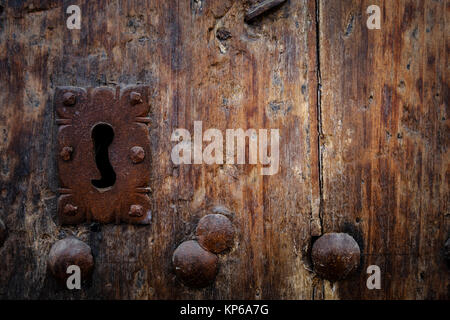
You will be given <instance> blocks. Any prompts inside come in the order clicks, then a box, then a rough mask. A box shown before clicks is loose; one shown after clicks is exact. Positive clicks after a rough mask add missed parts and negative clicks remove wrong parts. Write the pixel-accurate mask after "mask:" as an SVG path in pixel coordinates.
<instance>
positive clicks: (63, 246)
mask: <svg viewBox="0 0 450 320" xmlns="http://www.w3.org/2000/svg"><path fill="white" fill-rule="evenodd" d="M70 265H76V266H78V267H79V268H80V271H81V279H86V278H88V277H89V276H90V275H91V273H92V270H93V268H94V258H93V257H92V253H91V248H90V247H89V246H88V245H87V244H86V243H84V242H83V241H80V240H78V239H77V238H75V237H68V238H64V239H62V240H59V241H57V242H55V243H54V244H53V246H52V248H51V249H50V253H49V256H48V268H49V271H50V273H51V274H52V275H53V276H54V277H55V278H56V279H57V280H58V281H60V282H63V283H64V282H65V281H66V279H67V277H68V276H69V275H68V274H67V268H68V267H69V266H70Z"/></svg>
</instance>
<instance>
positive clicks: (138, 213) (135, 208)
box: [128, 204, 144, 217]
mask: <svg viewBox="0 0 450 320" xmlns="http://www.w3.org/2000/svg"><path fill="white" fill-rule="evenodd" d="M128 215H129V216H130V217H142V216H143V215H144V207H143V206H141V205H139V204H133V205H131V206H130V211H128Z"/></svg>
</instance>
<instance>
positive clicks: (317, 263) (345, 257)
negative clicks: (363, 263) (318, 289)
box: [312, 233, 361, 281]
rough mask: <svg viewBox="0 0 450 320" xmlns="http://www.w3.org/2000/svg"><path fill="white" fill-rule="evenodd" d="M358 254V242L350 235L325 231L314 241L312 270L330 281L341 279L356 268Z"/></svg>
mask: <svg viewBox="0 0 450 320" xmlns="http://www.w3.org/2000/svg"><path fill="white" fill-rule="evenodd" d="M360 254H361V253H360V249H359V246H358V243H357V242H356V241H355V239H353V237H351V236H350V235H348V234H346V233H327V234H325V235H323V236H321V237H320V238H319V239H317V241H316V242H314V245H313V248H312V262H313V265H314V271H315V272H316V273H317V275H319V276H320V277H322V278H324V279H327V280H330V281H337V280H342V279H344V278H345V277H347V276H348V275H349V274H350V273H352V272H353V271H355V270H356V269H357V268H358V266H359V259H360Z"/></svg>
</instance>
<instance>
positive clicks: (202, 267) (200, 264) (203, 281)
mask: <svg viewBox="0 0 450 320" xmlns="http://www.w3.org/2000/svg"><path fill="white" fill-rule="evenodd" d="M172 263H173V266H174V268H175V273H176V275H177V277H179V278H180V279H181V281H183V283H184V284H186V285H187V286H189V287H195V288H203V287H206V286H208V285H209V284H211V283H212V282H213V281H214V279H215V277H216V274H217V269H218V258H217V256H216V255H215V254H213V253H211V252H209V251H206V250H205V249H203V248H202V247H201V246H200V245H199V244H198V242H197V241H194V240H189V241H185V242H183V243H182V244H180V245H179V246H178V248H177V249H176V250H175V252H174V253H173V257H172Z"/></svg>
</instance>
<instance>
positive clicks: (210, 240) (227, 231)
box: [196, 214, 234, 253]
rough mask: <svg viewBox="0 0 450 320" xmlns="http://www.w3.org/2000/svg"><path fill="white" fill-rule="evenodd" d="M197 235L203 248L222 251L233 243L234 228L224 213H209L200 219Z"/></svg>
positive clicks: (214, 251) (216, 251)
mask: <svg viewBox="0 0 450 320" xmlns="http://www.w3.org/2000/svg"><path fill="white" fill-rule="evenodd" d="M196 235H197V239H198V242H199V243H200V245H201V246H202V247H203V248H205V249H206V250H208V251H211V252H213V253H220V252H222V251H224V250H226V249H228V248H231V246H232V245H233V237H234V228H233V225H232V224H231V221H230V220H229V219H228V218H227V217H225V216H224V215H222V214H208V215H207V216H204V217H203V218H201V219H200V221H199V223H198V226H197V229H196Z"/></svg>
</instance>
